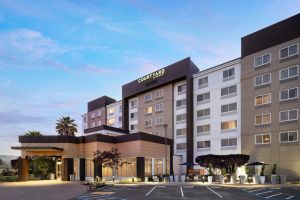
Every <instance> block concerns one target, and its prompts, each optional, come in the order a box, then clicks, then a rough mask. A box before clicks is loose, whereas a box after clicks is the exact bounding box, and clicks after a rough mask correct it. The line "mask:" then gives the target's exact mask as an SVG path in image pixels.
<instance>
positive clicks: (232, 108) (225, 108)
mask: <svg viewBox="0 0 300 200" xmlns="http://www.w3.org/2000/svg"><path fill="white" fill-rule="evenodd" d="M236 110H237V103H230V104H226V105H222V106H221V112H222V113H226V112H232V111H236Z"/></svg>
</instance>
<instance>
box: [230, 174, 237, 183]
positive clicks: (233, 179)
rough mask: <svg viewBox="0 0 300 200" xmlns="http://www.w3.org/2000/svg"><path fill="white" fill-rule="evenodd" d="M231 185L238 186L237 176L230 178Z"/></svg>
mask: <svg viewBox="0 0 300 200" xmlns="http://www.w3.org/2000/svg"><path fill="white" fill-rule="evenodd" d="M230 183H231V184H236V176H235V175H232V176H230Z"/></svg>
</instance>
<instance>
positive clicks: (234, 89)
mask: <svg viewBox="0 0 300 200" xmlns="http://www.w3.org/2000/svg"><path fill="white" fill-rule="evenodd" d="M236 89H237V86H236V85H234V86H230V87H229V94H232V93H236Z"/></svg>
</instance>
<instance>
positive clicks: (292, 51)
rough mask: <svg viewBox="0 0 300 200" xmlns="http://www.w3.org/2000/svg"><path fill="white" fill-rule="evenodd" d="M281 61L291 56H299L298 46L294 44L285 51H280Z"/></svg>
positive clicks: (284, 49)
mask: <svg viewBox="0 0 300 200" xmlns="http://www.w3.org/2000/svg"><path fill="white" fill-rule="evenodd" d="M279 54H280V56H279V57H280V59H284V58H288V57H290V56H293V55H296V54H298V44H294V45H291V46H288V47H285V48H283V49H280V53H279Z"/></svg>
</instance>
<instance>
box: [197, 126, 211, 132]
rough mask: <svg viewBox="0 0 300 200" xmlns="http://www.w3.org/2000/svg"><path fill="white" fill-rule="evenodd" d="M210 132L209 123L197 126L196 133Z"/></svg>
mask: <svg viewBox="0 0 300 200" xmlns="http://www.w3.org/2000/svg"><path fill="white" fill-rule="evenodd" d="M208 132H210V124H205V125H200V126H197V133H208Z"/></svg>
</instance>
